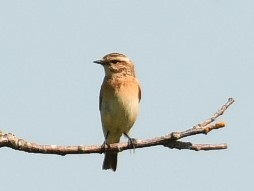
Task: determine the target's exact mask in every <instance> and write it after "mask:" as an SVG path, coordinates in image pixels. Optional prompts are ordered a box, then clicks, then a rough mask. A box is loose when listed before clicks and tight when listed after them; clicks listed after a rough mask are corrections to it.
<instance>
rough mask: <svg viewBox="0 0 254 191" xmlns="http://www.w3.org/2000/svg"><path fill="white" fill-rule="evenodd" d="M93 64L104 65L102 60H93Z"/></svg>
mask: <svg viewBox="0 0 254 191" xmlns="http://www.w3.org/2000/svg"><path fill="white" fill-rule="evenodd" d="M93 63H96V64H101V65H104V61H103V60H95V61H93Z"/></svg>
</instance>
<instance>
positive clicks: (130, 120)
mask: <svg viewBox="0 0 254 191" xmlns="http://www.w3.org/2000/svg"><path fill="white" fill-rule="evenodd" d="M94 63H97V64H100V65H102V66H103V68H104V71H105V76H104V80H103V82H102V85H101V89H100V96H99V110H100V115H101V123H102V129H103V134H104V138H105V141H104V143H103V146H104V148H105V145H107V146H109V145H110V144H112V143H118V142H119V141H120V137H121V136H122V135H125V136H126V137H127V138H128V140H129V143H131V144H132V145H133V140H135V139H132V138H130V136H129V132H130V129H131V128H132V126H133V125H134V123H135V121H136V119H137V115H138V112H139V102H140V99H141V88H140V85H139V81H138V79H137V78H136V75H135V67H134V64H133V62H132V61H131V60H130V59H129V58H128V57H127V56H126V55H124V54H121V53H110V54H107V55H105V56H104V57H103V58H102V59H101V60H96V61H94ZM133 147H134V145H133ZM117 155H118V152H113V151H106V152H105V157H104V161H103V165H102V169H103V170H108V169H111V170H113V171H116V168H117Z"/></svg>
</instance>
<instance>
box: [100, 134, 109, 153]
mask: <svg viewBox="0 0 254 191" xmlns="http://www.w3.org/2000/svg"><path fill="white" fill-rule="evenodd" d="M108 135H109V131H108V132H107V134H106V136H105V140H104V142H103V143H102V145H101V149H103V150H104V152H105V150H106V148H108V147H110V146H109V144H108V142H107V138H108Z"/></svg>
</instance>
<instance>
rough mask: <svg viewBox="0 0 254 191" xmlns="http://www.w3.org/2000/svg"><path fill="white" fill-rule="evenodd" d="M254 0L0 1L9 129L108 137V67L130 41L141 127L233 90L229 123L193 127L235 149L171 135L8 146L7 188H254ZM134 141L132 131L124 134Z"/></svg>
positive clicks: (150, 127)
mask: <svg viewBox="0 0 254 191" xmlns="http://www.w3.org/2000/svg"><path fill="white" fill-rule="evenodd" d="M253 7H254V3H253V1H251V0H249V1H247V0H243V1H234V0H231V1H229V0H206V1H204V0H184V1H183V0H176V1H171V0H164V1H146V0H142V1H141V0H140V1H117V0H107V1H98V0H90V1H80V0H77V1H67V0H61V1H54V0H50V1H49V0H44V1H32V0H26V1H17V0H14V1H7V0H5V1H4V0H3V1H0V130H2V131H4V132H12V133H14V134H15V135H17V136H19V137H21V138H24V139H26V140H29V141H31V142H37V143H41V144H59V145H78V144H101V143H102V142H103V133H102V130H101V123H100V116H99V110H98V94H99V89H100V85H101V82H102V79H103V75H104V71H103V68H102V67H100V66H98V65H95V64H93V63H92V61H93V60H97V59H100V58H101V57H102V56H104V55H105V54H107V53H110V52H121V53H124V54H126V55H127V56H129V57H130V58H131V59H132V60H133V62H134V63H135V64H136V70H137V75H138V78H139V80H140V83H141V86H142V90H143V94H142V96H143V97H142V101H141V111H140V115H139V118H138V120H137V122H136V124H135V126H134V127H133V130H132V136H133V137H135V138H138V139H145V138H152V137H154V136H160V135H164V134H167V133H169V132H171V131H180V130H184V129H188V128H190V127H191V126H193V125H195V124H196V123H198V122H200V121H202V120H204V119H206V118H208V117H210V116H211V115H212V114H213V113H214V112H215V111H216V110H217V109H218V108H219V107H220V106H221V105H222V104H224V103H225V102H226V101H227V99H228V98H229V97H233V98H234V99H235V100H236V103H235V104H234V105H233V106H232V107H231V108H230V109H229V110H228V111H227V112H226V113H225V114H224V115H223V116H222V117H221V118H220V120H222V121H225V122H227V128H225V129H222V130H218V131H214V132H211V133H210V134H209V135H207V136H204V135H199V136H195V137H192V138H187V139H185V140H186V141H189V140H191V141H192V142H193V143H228V145H229V148H228V150H224V151H209V152H194V151H178V150H168V149H167V148H163V147H153V148H146V149H138V150H136V151H135V153H131V152H129V151H125V152H122V153H120V156H119V161H118V169H117V171H116V172H115V173H113V172H111V171H103V170H101V165H102V161H103V155H99V154H92V155H72V156H65V157H61V156H55V155H40V154H28V153H24V152H18V151H14V150H11V149H8V148H1V149H0V163H1V171H0V180H1V188H2V189H5V190H6V189H8V190H26V191H27V190H36V191H45V190H62V191H67V190H71V189H72V190H77V191H78V190H111V191H114V190H121V191H127V190H138V189H139V190H144V189H145V190H148V191H149V190H180V191H186V190H195V191H201V190H202V191H203V190H206V191H212V190H217V191H222V190H223V191H224V190H231V191H234V190H251V188H252V189H253V184H252V180H253V170H254V165H253V161H254V154H253V148H252V144H253V143H252V139H253V134H254V128H253V122H252V121H251V120H252V119H253V118H254V114H253V105H254V104H253V97H254V91H253V81H254V75H253V71H254V11H253ZM123 141H126V139H123Z"/></svg>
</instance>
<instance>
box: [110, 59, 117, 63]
mask: <svg viewBox="0 0 254 191" xmlns="http://www.w3.org/2000/svg"><path fill="white" fill-rule="evenodd" d="M110 62H111V63H113V64H117V62H118V60H111V61H110Z"/></svg>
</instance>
